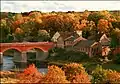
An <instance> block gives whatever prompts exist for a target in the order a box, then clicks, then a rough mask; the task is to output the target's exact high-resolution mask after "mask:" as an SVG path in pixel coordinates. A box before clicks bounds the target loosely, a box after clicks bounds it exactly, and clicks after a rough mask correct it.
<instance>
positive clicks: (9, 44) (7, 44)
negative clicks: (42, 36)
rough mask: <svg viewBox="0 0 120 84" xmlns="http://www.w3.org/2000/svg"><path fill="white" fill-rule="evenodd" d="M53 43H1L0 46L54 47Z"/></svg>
mask: <svg viewBox="0 0 120 84" xmlns="http://www.w3.org/2000/svg"><path fill="white" fill-rule="evenodd" d="M52 44H54V43H53V42H22V43H18V42H16V43H0V46H11V45H14V46H22V45H52Z"/></svg>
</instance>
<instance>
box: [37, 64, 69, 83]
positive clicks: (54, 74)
mask: <svg viewBox="0 0 120 84" xmlns="http://www.w3.org/2000/svg"><path fill="white" fill-rule="evenodd" d="M39 83H69V82H68V81H67V80H66V76H65V73H64V71H62V69H61V68H59V67H57V66H55V65H52V66H48V73H47V74H46V75H45V76H44V77H43V79H42V80H41V81H40V82H39Z"/></svg>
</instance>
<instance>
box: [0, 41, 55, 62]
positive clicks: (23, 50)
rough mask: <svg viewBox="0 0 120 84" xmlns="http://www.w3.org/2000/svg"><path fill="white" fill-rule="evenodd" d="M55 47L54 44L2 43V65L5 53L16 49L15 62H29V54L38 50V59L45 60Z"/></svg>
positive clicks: (0, 46)
mask: <svg viewBox="0 0 120 84" xmlns="http://www.w3.org/2000/svg"><path fill="white" fill-rule="evenodd" d="M53 47H54V43H52V42H23V43H0V64H2V63H3V54H4V52H5V51H7V50H10V49H14V50H16V52H14V61H16V62H27V52H28V51H29V50H31V49H36V51H37V52H36V59H37V60H44V59H45V58H46V57H47V55H48V50H49V49H51V48H53Z"/></svg>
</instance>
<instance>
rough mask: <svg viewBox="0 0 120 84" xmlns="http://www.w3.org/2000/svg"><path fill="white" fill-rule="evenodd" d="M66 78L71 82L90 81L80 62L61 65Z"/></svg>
mask: <svg viewBox="0 0 120 84" xmlns="http://www.w3.org/2000/svg"><path fill="white" fill-rule="evenodd" d="M63 70H64V71H65V75H66V77H67V80H69V81H71V82H73V83H90V79H89V77H88V74H87V73H86V72H85V69H84V67H83V66H82V65H81V64H77V63H70V64H66V65H65V66H64V67H63Z"/></svg>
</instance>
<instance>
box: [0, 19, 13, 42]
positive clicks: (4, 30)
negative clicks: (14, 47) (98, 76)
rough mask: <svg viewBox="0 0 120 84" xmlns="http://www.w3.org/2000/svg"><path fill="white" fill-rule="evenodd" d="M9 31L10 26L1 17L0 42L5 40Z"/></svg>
mask: <svg viewBox="0 0 120 84" xmlns="http://www.w3.org/2000/svg"><path fill="white" fill-rule="evenodd" d="M10 33H11V28H10V27H9V26H8V24H7V21H6V19H1V27H0V42H6V40H7V38H6V37H7V36H8V35H9V34H10Z"/></svg>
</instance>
